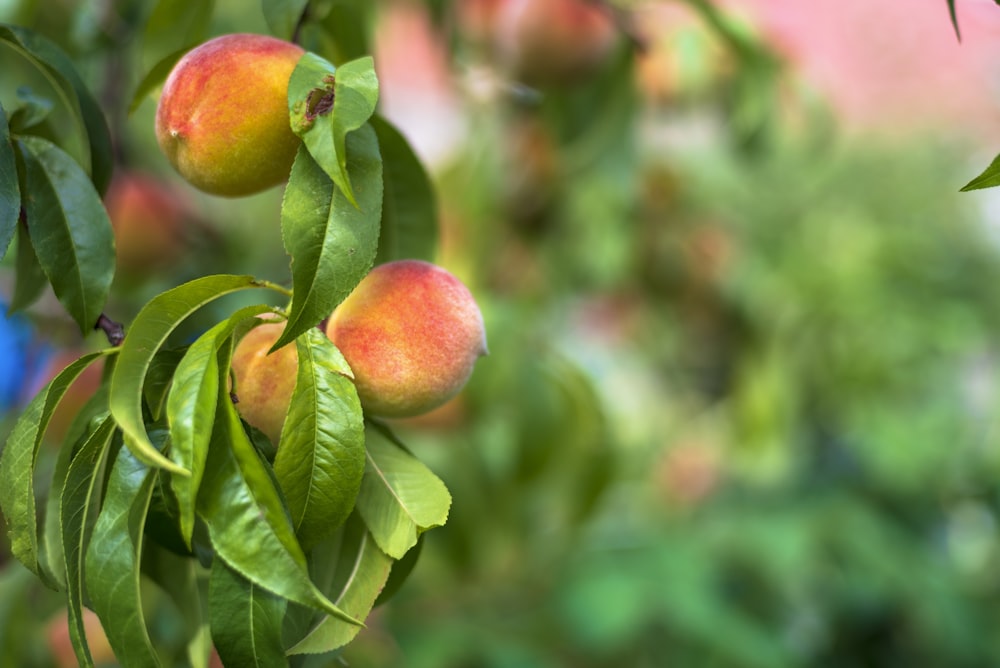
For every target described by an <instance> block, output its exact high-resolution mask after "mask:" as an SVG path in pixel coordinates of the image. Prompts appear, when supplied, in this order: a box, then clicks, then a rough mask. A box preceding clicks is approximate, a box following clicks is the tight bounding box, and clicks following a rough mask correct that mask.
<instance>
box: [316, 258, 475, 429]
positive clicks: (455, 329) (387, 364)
mask: <svg viewBox="0 0 1000 668" xmlns="http://www.w3.org/2000/svg"><path fill="white" fill-rule="evenodd" d="M326 333H327V336H329V337H330V339H331V340H332V341H333V342H334V344H336V346H337V347H338V348H339V349H340V351H341V352H342V353H343V354H344V358H345V359H346V360H347V363H348V364H350V366H351V370H352V371H353V372H354V378H355V384H356V386H357V389H358V396H359V397H360V399H361V405H362V407H364V409H365V410H366V411H367V412H369V413H371V414H373V415H380V416H382V417H410V416H413V415H419V414H421V413H426V412H427V411H430V410H432V409H433V408H436V407H437V406H440V405H441V404H443V403H444V402H445V401H447V400H448V399H450V398H451V397H453V396H455V395H456V394H457V393H458V391H459V390H460V389H462V386H463V385H465V382H466V381H467V380H468V379H469V376H470V375H471V374H472V368H473V366H474V365H475V362H476V360H477V359H478V358H479V357H480V356H481V355H484V354H486V329H485V327H484V325H483V316H482V313H480V311H479V306H478V305H477V304H476V302H475V300H474V299H473V297H472V294H471V293H470V292H469V289H468V288H467V287H465V285H463V284H462V282H461V281H459V280H458V279H457V278H455V276H453V275H452V274H450V273H449V272H447V271H446V270H444V269H442V268H441V267H438V266H435V265H433V264H430V263H428V262H423V261H420V260H397V261H395V262H389V263H386V264H383V265H379V266H377V267H375V268H374V269H372V270H371V272H369V274H368V275H367V276H366V277H365V278H364V279H363V280H362V281H361V283H359V284H358V286H357V287H356V288H355V289H354V291H353V292H352V293H351V294H350V295H349V296H348V297H347V299H345V300H344V301H343V303H341V304H340V306H338V307H337V308H336V309H335V310H334V312H333V315H331V316H330V320H329V322H328V323H327V329H326Z"/></svg>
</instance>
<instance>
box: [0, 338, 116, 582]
mask: <svg viewBox="0 0 1000 668" xmlns="http://www.w3.org/2000/svg"><path fill="white" fill-rule="evenodd" d="M99 357H101V353H91V354H89V355H84V356H83V357H81V358H80V359H78V360H76V361H75V362H72V363H71V364H69V365H68V366H67V367H66V368H65V369H63V370H62V371H61V372H59V374H57V375H56V377H55V378H53V379H52V380H51V381H50V382H49V383H48V384H47V385H46V386H45V387H44V388H42V390H41V391H40V392H39V393H38V394H36V395H35V397H34V398H33V399H32V400H31V402H30V403H29V404H28V405H27V407H25V409H24V411H23V412H22V413H21V415H20V416H19V417H18V419H17V422H16V423H15V424H14V427H13V429H12V430H11V433H10V436H9V437H8V438H7V443H6V445H5V446H4V448H3V452H2V453H0V510H2V511H3V516H4V518H5V519H6V521H7V531H8V535H9V538H10V551H11V554H13V555H14V556H15V557H16V558H17V559H18V561H20V562H21V563H22V564H24V565H25V566H26V567H27V568H28V569H29V570H31V571H33V572H34V573H35V574H37V575H38V576H39V577H41V578H42V579H43V580H44V581H45V582H47V583H52V576H51V575H49V574H48V573H46V572H44V570H43V569H41V568H40V567H39V563H38V517H37V516H36V512H35V478H34V472H35V461H36V459H37V457H38V447H39V445H40V444H41V442H42V437H43V435H44V434H45V429H46V427H48V424H49V420H50V419H51V418H52V413H53V412H54V411H55V409H56V406H58V404H59V401H60V400H61V399H62V397H63V395H64V394H65V393H66V390H67V389H68V388H69V386H70V385H71V384H72V383H73V381H74V380H76V378H77V377H78V376H79V375H80V374H81V373H82V372H83V370H84V369H86V368H87V366H89V365H90V364H91V363H92V362H93V361H94V360H96V359H97V358H99Z"/></svg>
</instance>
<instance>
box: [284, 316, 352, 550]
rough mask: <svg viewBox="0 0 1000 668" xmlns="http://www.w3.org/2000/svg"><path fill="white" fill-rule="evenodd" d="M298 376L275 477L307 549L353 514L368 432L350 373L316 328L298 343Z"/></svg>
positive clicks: (344, 362)
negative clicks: (366, 431)
mask: <svg viewBox="0 0 1000 668" xmlns="http://www.w3.org/2000/svg"><path fill="white" fill-rule="evenodd" d="M295 344H296V348H297V351H298V359H299V370H298V377H297V380H296V383H295V391H294V392H293V393H292V400H291V403H290V405H289V409H288V417H287V418H286V419H285V427H284V430H283V431H282V434H281V447H280V448H278V454H277V456H276V457H275V460H274V474H275V476H276V477H277V479H278V483H279V484H280V486H281V489H282V490H284V492H285V499H286V502H287V504H288V509H289V512H290V514H291V517H292V522H293V524H294V526H295V529H296V532H297V533H298V536H299V540H300V541H301V543H302V544H303V545H306V546H309V545H312V544H314V543H315V542H316V541H317V540H319V539H321V538H323V537H324V536H327V535H329V534H331V533H333V532H334V531H335V530H336V529H337V528H338V527H339V526H340V525H341V524H343V522H344V520H346V519H347V516H348V515H350V513H351V509H352V508H354V501H355V499H356V498H357V495H358V490H359V489H360V488H361V476H362V474H363V473H364V470H365V427H364V421H363V419H362V413H361V402H360V401H359V400H358V393H357V390H356V389H355V387H354V382H353V381H352V380H351V378H352V377H353V376H352V375H351V370H350V367H348V365H347V362H346V361H345V360H344V357H343V355H341V354H340V351H339V350H337V348H336V346H334V345H333V343H332V342H331V341H330V339H328V338H327V336H326V335H325V334H324V333H323V332H321V331H319V330H318V329H316V328H315V327H314V328H312V329H310V330H308V331H307V332H305V333H304V334H303V335H302V336H300V337H299V338H298V339H296V342H295Z"/></svg>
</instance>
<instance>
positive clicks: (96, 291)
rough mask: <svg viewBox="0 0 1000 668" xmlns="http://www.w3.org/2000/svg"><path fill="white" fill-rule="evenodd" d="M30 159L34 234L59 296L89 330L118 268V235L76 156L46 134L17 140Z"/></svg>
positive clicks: (29, 213) (27, 198)
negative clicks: (64, 149)
mask: <svg viewBox="0 0 1000 668" xmlns="http://www.w3.org/2000/svg"><path fill="white" fill-rule="evenodd" d="M17 144H18V148H19V150H20V153H21V158H22V159H23V160H24V166H25V175H24V176H25V185H26V190H25V192H24V193H23V195H24V207H25V215H26V218H27V222H28V235H29V237H30V238H31V245H32V247H33V248H34V250H35V254H36V256H37V257H38V261H39V263H40V264H41V267H42V269H43V270H44V271H45V275H46V276H47V277H48V279H49V283H51V284H52V289H53V290H54V291H55V293H56V297H58V298H59V301H60V302H61V303H62V305H63V306H64V307H65V308H66V310H67V311H68V312H69V314H70V315H71V316H72V317H73V319H74V320H75V321H76V324H77V326H79V327H80V331H82V332H85V333H86V332H89V331H90V330H92V329H93V328H94V325H95V323H97V319H98V317H99V316H100V314H101V311H102V309H103V308H104V303H105V302H106V301H107V298H108V292H109V291H110V289H111V279H112V278H113V277H114V271H115V246H114V233H113V232H112V230H111V221H110V220H109V219H108V214H107V211H106V210H105V209H104V205H103V204H102V203H101V198H100V195H99V194H98V193H97V191H96V190H94V185H93V183H91V181H90V179H89V178H88V177H87V175H86V174H84V173H83V170H81V169H80V166H79V165H78V164H77V163H76V161H75V160H73V158H71V157H70V156H69V155H68V154H66V153H65V152H64V151H63V150H62V149H60V148H59V147H58V146H56V145H55V144H53V143H52V142H50V141H48V140H45V139H42V138H40V137H27V136H26V137H22V138H20V139H19V140H18V142H17Z"/></svg>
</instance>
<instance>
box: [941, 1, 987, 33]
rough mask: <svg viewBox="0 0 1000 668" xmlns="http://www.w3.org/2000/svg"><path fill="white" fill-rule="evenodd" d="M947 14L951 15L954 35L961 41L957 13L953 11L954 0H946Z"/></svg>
mask: <svg viewBox="0 0 1000 668" xmlns="http://www.w3.org/2000/svg"><path fill="white" fill-rule="evenodd" d="M997 4H1000V0H997ZM948 15H949V16H950V17H951V25H952V26H954V28H955V37H957V38H958V41H959V42H961V41H962V33H961V32H960V31H959V29H958V14H957V13H956V12H955V0H948Z"/></svg>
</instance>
